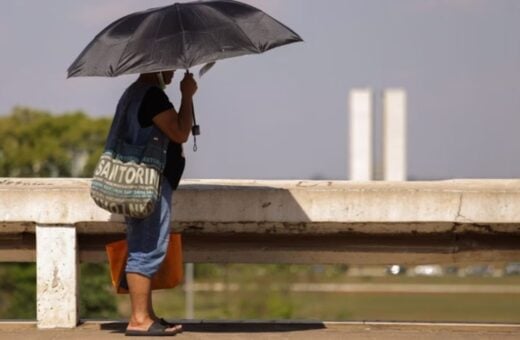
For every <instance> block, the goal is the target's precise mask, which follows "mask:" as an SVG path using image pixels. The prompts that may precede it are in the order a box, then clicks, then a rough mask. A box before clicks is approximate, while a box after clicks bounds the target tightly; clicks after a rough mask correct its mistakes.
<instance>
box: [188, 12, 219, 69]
mask: <svg viewBox="0 0 520 340" xmlns="http://www.w3.org/2000/svg"><path fill="white" fill-rule="evenodd" d="M193 14H195V16H196V17H197V19H199V20H200V22H201V23H204V20H203V19H202V18H201V17H200V15H199V13H197V11H193ZM208 33H209V36H210V37H211V39H212V40H213V42H214V43H215V46H217V47H219V46H220V44H219V43H218V41H217V40H216V39H215V37H214V35H213V33H212V32H209V31H208ZM212 61H215V60H212Z"/></svg>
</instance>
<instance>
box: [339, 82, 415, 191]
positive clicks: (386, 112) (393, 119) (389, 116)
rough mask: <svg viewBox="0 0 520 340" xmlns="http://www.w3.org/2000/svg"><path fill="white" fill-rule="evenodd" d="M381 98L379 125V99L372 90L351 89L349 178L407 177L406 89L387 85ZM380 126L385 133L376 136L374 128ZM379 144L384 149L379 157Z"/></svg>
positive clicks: (384, 178) (355, 179)
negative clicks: (376, 113)
mask: <svg viewBox="0 0 520 340" xmlns="http://www.w3.org/2000/svg"><path fill="white" fill-rule="evenodd" d="M381 99H382V100H381V105H379V106H380V107H381V111H382V116H381V124H380V125H381V128H380V129H379V128H376V127H377V126H376V124H375V122H376V116H375V115H374V112H375V108H376V104H377V103H376V101H375V100H374V94H373V91H372V90H371V89H354V90H352V91H351V92H350V97H349V112H350V134H349V138H350V143H349V146H350V155H349V158H350V162H349V164H350V180H353V181H371V180H385V181H406V176H407V175H406V92H405V91H404V90H402V89H387V90H384V91H383V95H382V97H381ZM379 130H381V135H382V136H375V133H374V131H379ZM376 137H378V138H376ZM376 141H377V142H376ZM376 147H380V149H379V150H380V153H381V155H380V157H379V158H378V159H377V160H376V157H375V150H376Z"/></svg>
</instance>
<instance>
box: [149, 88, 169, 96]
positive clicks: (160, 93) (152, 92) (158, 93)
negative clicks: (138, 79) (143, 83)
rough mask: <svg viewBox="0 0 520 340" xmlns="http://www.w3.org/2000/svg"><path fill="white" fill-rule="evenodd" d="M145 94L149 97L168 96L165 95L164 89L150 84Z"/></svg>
mask: <svg viewBox="0 0 520 340" xmlns="http://www.w3.org/2000/svg"><path fill="white" fill-rule="evenodd" d="M146 96H151V97H155V98H157V97H163V98H164V97H166V98H168V96H167V95H166V93H165V92H164V90H163V89H161V88H160V87H157V86H150V88H149V89H148V91H146Z"/></svg>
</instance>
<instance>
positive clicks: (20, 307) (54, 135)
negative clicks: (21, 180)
mask: <svg viewBox="0 0 520 340" xmlns="http://www.w3.org/2000/svg"><path fill="white" fill-rule="evenodd" d="M110 122H111V120H110V119H108V118H91V117H88V116H87V115H85V114H84V113H83V112H79V111H78V112H69V113H65V114H61V115H53V114H51V113H50V112H46V111H40V110H34V109H29V108H24V107H16V108H14V109H13V110H12V112H11V114H10V115H8V116H5V117H0V146H1V148H0V177H71V176H74V177H77V176H79V177H90V176H91V174H92V172H93V171H94V168H95V166H96V163H97V160H98V159H99V156H100V155H101V153H102V151H103V147H104V143H105V139H106V136H107V134H108V129H109V128H110ZM81 272H82V282H81V296H80V299H81V300H80V306H81V314H80V315H81V316H82V317H114V316H115V315H116V313H117V306H116V301H115V297H114V295H113V294H110V293H109V289H110V280H109V278H108V270H107V266H106V265H103V264H84V265H82V268H81ZM35 315H36V266H35V265H34V264H32V263H31V264H27V263H22V264H19V263H16V264H2V266H1V267H0V318H34V317H35Z"/></svg>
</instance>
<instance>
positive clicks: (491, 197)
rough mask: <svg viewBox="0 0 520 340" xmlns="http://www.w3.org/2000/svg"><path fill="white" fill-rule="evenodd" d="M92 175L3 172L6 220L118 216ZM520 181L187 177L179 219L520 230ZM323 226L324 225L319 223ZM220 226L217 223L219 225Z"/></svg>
mask: <svg viewBox="0 0 520 340" xmlns="http://www.w3.org/2000/svg"><path fill="white" fill-rule="evenodd" d="M89 183H90V181H89V180H87V179H9V178H4V179H1V178H0V202H2V205H1V206H0V221H1V223H2V227H3V229H5V228H6V226H7V224H17V225H19V226H24V225H25V226H28V225H31V224H34V223H37V224H74V225H77V224H83V225H87V224H89V223H100V222H101V223H102V222H116V223H121V222H122V219H121V217H120V216H116V215H111V214H110V213H108V212H106V211H104V210H102V209H100V208H98V207H97V206H96V205H95V204H94V202H93V201H92V200H91V198H90V196H89ZM519 202H520V180H452V181H438V182H348V181H257V180H243V181H237V180H190V181H182V182H181V186H180V189H179V190H178V192H177V193H176V194H175V195H174V203H173V208H174V211H175V213H174V219H173V221H174V222H178V223H206V226H207V227H208V228H210V225H211V224H212V223H213V224H214V226H215V228H217V227H218V224H219V223H221V224H225V223H237V222H240V223H247V222H249V223H269V222H275V223H276V222H278V223H288V224H298V223H315V224H317V223H321V222H325V223H370V224H373V225H377V224H378V223H380V224H386V223H406V224H409V223H412V224H413V223H427V222H450V223H459V224H471V223H477V224H513V225H514V228H515V230H516V231H520V208H519V207H518V203H519ZM318 229H319V228H318ZM214 231H218V230H214Z"/></svg>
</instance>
